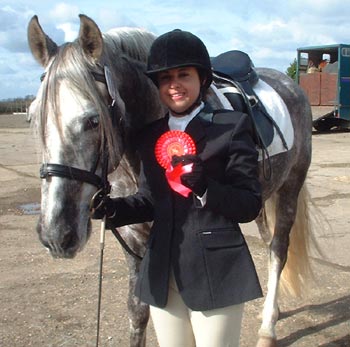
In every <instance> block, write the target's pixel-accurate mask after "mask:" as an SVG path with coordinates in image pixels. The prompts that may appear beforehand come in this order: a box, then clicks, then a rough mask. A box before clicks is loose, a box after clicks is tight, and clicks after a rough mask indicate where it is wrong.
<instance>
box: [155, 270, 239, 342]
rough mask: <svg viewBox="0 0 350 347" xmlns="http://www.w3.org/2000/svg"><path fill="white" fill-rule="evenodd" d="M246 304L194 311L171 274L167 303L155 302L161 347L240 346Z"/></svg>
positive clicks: (156, 324)
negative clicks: (160, 306)
mask: <svg viewBox="0 0 350 347" xmlns="http://www.w3.org/2000/svg"><path fill="white" fill-rule="evenodd" d="M243 308H244V304H240V305H234V306H228V307H224V308H219V309H215V310H209V311H202V312H199V311H192V310H190V309H189V308H188V307H187V306H186V305H185V303H184V302H183V300H182V298H181V296H180V294H179V292H178V289H177V286H176V283H175V280H174V278H173V276H171V278H170V283H169V294H168V302H167V306H166V307H164V308H158V307H154V306H151V317H152V321H153V325H154V328H155V331H156V335H157V339H158V343H159V346H160V347H213V346H215V347H239V339H240V332H241V324H242V315H243Z"/></svg>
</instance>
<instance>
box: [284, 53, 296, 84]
mask: <svg viewBox="0 0 350 347" xmlns="http://www.w3.org/2000/svg"><path fill="white" fill-rule="evenodd" d="M286 74H287V75H288V76H289V77H290V78H292V79H293V80H294V81H295V78H296V75H297V59H296V58H294V61H293V63H291V64H290V65H289V68H288V69H287V71H286Z"/></svg>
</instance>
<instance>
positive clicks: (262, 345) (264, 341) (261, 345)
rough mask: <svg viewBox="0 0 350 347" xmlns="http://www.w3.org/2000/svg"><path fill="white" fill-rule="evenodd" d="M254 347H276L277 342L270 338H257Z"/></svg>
mask: <svg viewBox="0 0 350 347" xmlns="http://www.w3.org/2000/svg"><path fill="white" fill-rule="evenodd" d="M256 347H277V341H276V339H274V338H272V337H259V340H258V343H257V345H256Z"/></svg>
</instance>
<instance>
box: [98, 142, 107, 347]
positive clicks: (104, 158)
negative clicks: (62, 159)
mask: <svg viewBox="0 0 350 347" xmlns="http://www.w3.org/2000/svg"><path fill="white" fill-rule="evenodd" d="M106 147H107V146H106V140H105V139H104V144H103V154H102V163H101V166H102V174H101V177H102V183H103V187H102V189H103V190H104V194H108V193H109V190H110V185H109V182H108V177H107V175H108V151H107V148H106ZM105 236H106V216H104V217H103V218H102V219H101V228H100V266H99V276H98V301H97V324H96V347H98V345H99V340H100V322H101V303H102V280H103V255H104V248H105Z"/></svg>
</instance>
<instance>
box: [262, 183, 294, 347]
mask: <svg viewBox="0 0 350 347" xmlns="http://www.w3.org/2000/svg"><path fill="white" fill-rule="evenodd" d="M299 190H300V187H295V186H294V185H293V187H291V185H289V186H285V187H282V188H281V189H280V190H279V191H278V193H276V194H277V195H276V197H277V199H276V204H275V210H276V214H275V218H276V223H275V228H274V235H273V238H272V241H271V243H270V257H269V273H268V283H267V294H266V299H265V303H264V309H263V314H262V324H261V327H260V330H259V340H258V344H257V347H276V346H277V342H276V332H275V326H276V323H277V320H278V316H279V309H278V302H277V299H278V290H279V282H280V277H281V272H282V270H283V267H284V265H285V263H286V261H287V252H288V246H289V234H290V231H291V228H292V226H293V223H294V220H295V217H296V213H297V201H298V192H299Z"/></svg>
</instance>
